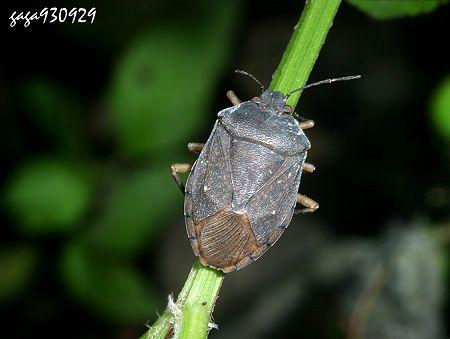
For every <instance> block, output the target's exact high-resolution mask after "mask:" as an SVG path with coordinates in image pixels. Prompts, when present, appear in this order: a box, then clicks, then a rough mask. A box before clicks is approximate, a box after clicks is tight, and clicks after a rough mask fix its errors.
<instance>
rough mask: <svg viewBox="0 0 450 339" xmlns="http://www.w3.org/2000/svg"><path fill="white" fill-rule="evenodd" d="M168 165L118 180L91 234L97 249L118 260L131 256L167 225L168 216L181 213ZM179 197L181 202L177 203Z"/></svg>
mask: <svg viewBox="0 0 450 339" xmlns="http://www.w3.org/2000/svg"><path fill="white" fill-rule="evenodd" d="M169 168H170V167H169V166H156V167H150V168H142V169H140V170H137V171H135V172H134V173H129V174H127V176H126V177H122V178H119V179H117V182H116V183H115V184H114V187H113V191H112V193H111V194H110V198H109V200H108V201H107V202H106V206H105V209H104V213H102V214H101V215H100V217H99V219H98V220H97V221H96V222H95V223H94V225H93V226H92V227H91V232H90V234H89V235H88V236H89V237H90V240H91V241H93V243H94V244H95V247H96V248H97V249H99V250H101V251H103V252H105V253H109V254H110V255H112V256H115V257H119V258H120V257H125V256H128V257H130V256H132V255H134V254H135V253H136V251H138V250H139V249H141V248H142V247H143V246H144V245H145V244H147V243H148V242H149V241H150V240H151V239H152V237H153V236H154V235H155V234H156V233H157V232H158V231H159V230H160V229H161V228H162V227H164V225H165V217H167V216H168V215H169V214H171V213H172V214H178V215H179V216H180V218H181V217H182V216H183V212H182V208H183V207H182V202H181V198H182V195H181V194H180V192H179V190H178V188H177V187H176V185H175V184H174V183H173V180H172V178H171V177H170V171H169ZM177 197H178V198H179V203H178V204H174V202H175V201H176V200H177V199H176V198H177Z"/></svg>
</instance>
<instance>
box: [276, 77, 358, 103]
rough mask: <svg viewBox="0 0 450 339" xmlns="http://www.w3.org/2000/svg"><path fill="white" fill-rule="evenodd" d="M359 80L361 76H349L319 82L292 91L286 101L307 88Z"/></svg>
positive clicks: (286, 96)
mask: <svg viewBox="0 0 450 339" xmlns="http://www.w3.org/2000/svg"><path fill="white" fill-rule="evenodd" d="M359 78H361V75H349V76H345V77H341V78H332V79H326V80H322V81H318V82H313V83H312V84H309V85H305V86H302V87H299V88H296V89H293V90H292V91H290V92H289V93H288V94H286V95H285V97H284V100H285V101H286V100H287V99H288V98H289V97H290V96H291V95H292V94H294V93H295V92H298V91H301V90H304V89H306V88H310V87H314V86H317V85H323V84H331V83H333V82H336V81H347V80H355V79H359Z"/></svg>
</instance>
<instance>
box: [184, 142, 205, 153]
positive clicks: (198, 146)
mask: <svg viewBox="0 0 450 339" xmlns="http://www.w3.org/2000/svg"><path fill="white" fill-rule="evenodd" d="M203 147H205V144H202V143H199V142H190V143H189V144H188V145H187V148H188V150H189V151H191V152H192V153H200V152H201V151H202V149H203Z"/></svg>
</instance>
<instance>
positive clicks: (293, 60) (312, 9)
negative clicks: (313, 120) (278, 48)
mask: <svg viewBox="0 0 450 339" xmlns="http://www.w3.org/2000/svg"><path fill="white" fill-rule="evenodd" d="M340 3H341V0H308V1H307V2H306V5H305V8H304V9H303V13H302V16H301V18H300V21H299V23H298V24H297V26H296V27H295V29H294V33H293V34H292V37H291V40H290V41H289V45H288V46H287V48H286V51H285V52H284V55H283V58H282V60H281V62H280V65H279V66H278V69H277V71H276V72H275V75H274V77H273V80H272V83H271V84H270V88H272V89H274V90H277V91H281V92H283V93H285V94H286V93H288V92H289V91H291V90H293V89H295V88H299V87H301V86H304V85H305V84H306V81H307V80H308V77H309V74H310V73H311V70H312V68H313V66H314V64H315V62H316V60H317V57H318V56H319V52H320V49H321V48H322V45H323V44H324V42H325V38H326V36H327V33H328V31H329V30H330V28H331V26H332V24H333V19H334V17H335V15H336V12H337V10H338V8H339V4H340ZM301 93H302V91H299V92H297V93H294V94H292V95H291V96H290V97H289V99H288V100H287V103H288V104H289V105H290V106H291V107H292V108H295V106H296V105H297V102H298V99H299V98H300V95H301Z"/></svg>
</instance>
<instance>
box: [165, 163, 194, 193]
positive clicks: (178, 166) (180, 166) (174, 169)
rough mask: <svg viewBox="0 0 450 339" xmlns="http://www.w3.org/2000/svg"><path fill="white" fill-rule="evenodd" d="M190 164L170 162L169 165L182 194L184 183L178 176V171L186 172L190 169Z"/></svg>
mask: <svg viewBox="0 0 450 339" xmlns="http://www.w3.org/2000/svg"><path fill="white" fill-rule="evenodd" d="M191 168H192V165H190V164H172V165H171V166H170V169H171V171H172V177H173V179H174V180H175V182H176V183H177V185H178V187H179V188H180V190H181V193H183V194H184V185H183V183H182V182H181V180H180V177H179V176H178V174H179V173H187V172H189V171H190V170H191Z"/></svg>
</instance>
